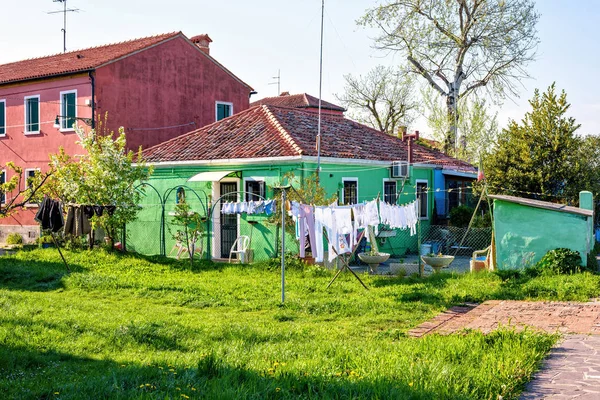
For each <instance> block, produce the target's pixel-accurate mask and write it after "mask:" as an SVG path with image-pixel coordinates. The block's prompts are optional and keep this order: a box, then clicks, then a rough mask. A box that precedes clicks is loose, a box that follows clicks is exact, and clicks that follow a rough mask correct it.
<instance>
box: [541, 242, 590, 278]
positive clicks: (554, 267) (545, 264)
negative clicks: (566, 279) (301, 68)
mask: <svg viewBox="0 0 600 400" xmlns="http://www.w3.org/2000/svg"><path fill="white" fill-rule="evenodd" d="M535 268H536V269H537V270H538V271H539V272H541V273H550V274H574V273H577V272H581V271H582V269H583V268H582V266H581V256H580V255H579V252H577V251H573V250H571V249H566V248H560V249H554V250H550V251H549V252H547V253H546V254H545V255H544V257H542V259H541V260H540V261H539V262H538V263H537V265H536V266H535Z"/></svg>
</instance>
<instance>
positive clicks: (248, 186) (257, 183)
mask: <svg viewBox="0 0 600 400" xmlns="http://www.w3.org/2000/svg"><path fill="white" fill-rule="evenodd" d="M244 187H245V192H246V201H258V200H262V199H263V198H264V197H265V181H264V180H263V179H247V180H246V182H245V185H244Z"/></svg>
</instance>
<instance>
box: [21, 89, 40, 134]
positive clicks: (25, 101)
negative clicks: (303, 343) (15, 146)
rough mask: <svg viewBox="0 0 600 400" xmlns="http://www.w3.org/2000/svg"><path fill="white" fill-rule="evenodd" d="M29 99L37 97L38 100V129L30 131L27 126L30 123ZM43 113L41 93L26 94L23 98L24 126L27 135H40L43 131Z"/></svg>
mask: <svg viewBox="0 0 600 400" xmlns="http://www.w3.org/2000/svg"><path fill="white" fill-rule="evenodd" d="M29 99H37V101H38V130H37V131H28V130H27V126H28V125H29V124H28V123H27V100H29ZM41 115H42V102H41V101H40V95H39V94H34V95H32V96H25V97H24V98H23V116H24V118H23V122H24V124H23V126H24V128H25V129H23V132H24V133H25V135H39V134H40V133H41V132H42V120H41Z"/></svg>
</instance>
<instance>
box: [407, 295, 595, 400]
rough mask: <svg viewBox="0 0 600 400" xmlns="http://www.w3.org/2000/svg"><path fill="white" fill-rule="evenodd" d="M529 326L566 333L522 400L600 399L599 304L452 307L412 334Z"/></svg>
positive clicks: (520, 303) (507, 303)
mask: <svg viewBox="0 0 600 400" xmlns="http://www.w3.org/2000/svg"><path fill="white" fill-rule="evenodd" d="M500 325H504V326H508V325H510V326H514V327H516V328H517V329H521V328H524V327H525V326H529V327H532V328H534V329H539V330H542V331H545V332H552V333H553V332H560V333H563V334H566V335H565V336H564V337H563V339H562V341H561V342H560V343H558V344H557V345H556V347H555V348H554V349H552V351H551V352H550V355H549V356H548V357H547V358H546V359H545V360H544V364H543V365H542V368H541V369H540V371H539V372H538V373H537V374H536V375H535V376H534V377H533V379H532V380H531V381H530V382H529V384H528V385H527V387H526V388H525V391H524V392H523V395H522V396H521V400H533V399H536V400H537V399H548V400H563V399H578V400H588V399H589V400H592V399H594V400H599V399H600V336H598V335H600V302H598V301H596V302H590V303H562V302H526V301H486V302H485V303H483V304H481V305H477V304H466V305H463V306H457V307H452V308H451V309H450V310H448V311H446V312H444V313H442V314H440V315H438V316H437V317H435V318H433V319H432V320H430V321H427V322H425V323H423V324H421V325H419V326H418V327H416V328H414V329H412V330H411V331H410V332H409V335H411V336H413V337H420V336H423V335H426V334H428V333H439V334H449V333H453V332H457V331H460V330H462V329H477V330H481V331H482V332H484V333H487V332H490V331H492V330H494V329H496V328H498V326H500Z"/></svg>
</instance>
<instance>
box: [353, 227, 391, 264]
mask: <svg viewBox="0 0 600 400" xmlns="http://www.w3.org/2000/svg"><path fill="white" fill-rule="evenodd" d="M367 234H368V235H369V240H370V241H371V250H370V251H367V252H363V253H358V258H360V260H361V261H362V262H364V263H365V264H368V265H369V270H370V272H371V273H372V274H375V273H377V268H378V267H379V264H381V263H382V262H385V261H387V259H388V258H390V254H389V253H380V252H379V248H378V246H377V241H376V240H375V233H374V232H373V227H371V226H369V227H367Z"/></svg>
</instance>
